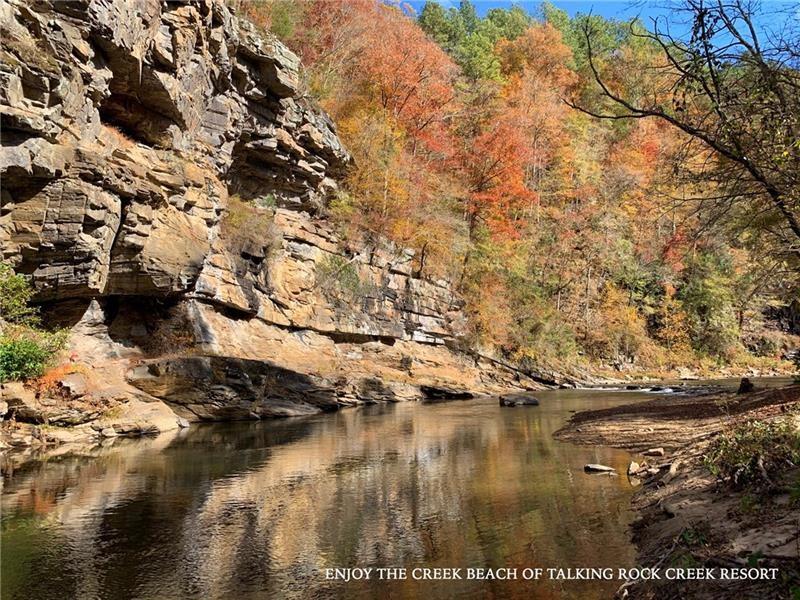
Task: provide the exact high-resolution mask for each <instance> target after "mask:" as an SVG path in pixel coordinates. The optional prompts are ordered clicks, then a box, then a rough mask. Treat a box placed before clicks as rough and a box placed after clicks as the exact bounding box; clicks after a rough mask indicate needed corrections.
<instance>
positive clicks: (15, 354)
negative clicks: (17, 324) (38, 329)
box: [0, 337, 51, 381]
mask: <svg viewBox="0 0 800 600" xmlns="http://www.w3.org/2000/svg"><path fill="white" fill-rule="evenodd" d="M50 356H51V353H50V352H49V351H48V349H47V348H45V347H44V346H42V345H40V344H39V343H38V342H37V341H36V340H32V339H26V338H19V339H13V338H7V337H4V338H1V339H0V381H15V380H20V379H31V378H34V377H40V376H41V375H42V374H43V373H44V367H45V365H46V364H47V361H48V360H49V359H50Z"/></svg>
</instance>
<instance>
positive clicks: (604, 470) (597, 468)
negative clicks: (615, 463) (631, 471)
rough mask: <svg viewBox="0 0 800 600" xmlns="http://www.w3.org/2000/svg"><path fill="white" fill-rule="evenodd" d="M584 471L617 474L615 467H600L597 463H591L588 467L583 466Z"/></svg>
mask: <svg viewBox="0 0 800 600" xmlns="http://www.w3.org/2000/svg"><path fill="white" fill-rule="evenodd" d="M583 470H584V471H586V472H587V473H616V472H617V470H616V469H615V468H614V467H607V466H606V465H599V464H596V463H589V464H588V465H583Z"/></svg>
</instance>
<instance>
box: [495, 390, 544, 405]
mask: <svg viewBox="0 0 800 600" xmlns="http://www.w3.org/2000/svg"><path fill="white" fill-rule="evenodd" d="M500 406H505V407H513V406H539V400H537V399H536V398H534V397H533V396H530V395H528V394H525V393H521V394H506V395H503V396H500Z"/></svg>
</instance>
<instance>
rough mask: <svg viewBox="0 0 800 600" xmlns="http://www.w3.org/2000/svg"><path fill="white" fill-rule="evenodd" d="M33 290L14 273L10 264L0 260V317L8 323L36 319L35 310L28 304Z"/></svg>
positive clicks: (28, 321) (32, 321)
mask: <svg viewBox="0 0 800 600" xmlns="http://www.w3.org/2000/svg"><path fill="white" fill-rule="evenodd" d="M31 296H33V290H32V289H31V287H30V285H29V284H28V282H27V280H26V279H25V278H24V277H23V276H22V275H18V274H17V273H14V270H13V269H12V268H11V265H9V264H7V263H4V262H0V319H2V320H4V321H7V322H8V323H28V324H33V323H35V322H36V321H37V319H38V315H37V310H36V308H34V307H31V306H28V302H30V299H31Z"/></svg>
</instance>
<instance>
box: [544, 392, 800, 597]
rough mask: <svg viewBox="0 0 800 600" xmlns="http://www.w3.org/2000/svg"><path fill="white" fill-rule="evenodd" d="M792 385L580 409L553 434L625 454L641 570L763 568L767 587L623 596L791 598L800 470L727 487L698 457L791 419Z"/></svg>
mask: <svg viewBox="0 0 800 600" xmlns="http://www.w3.org/2000/svg"><path fill="white" fill-rule="evenodd" d="M798 410H800V385H793V386H788V387H785V388H777V389H772V390H764V391H756V392H753V393H747V394H736V393H733V392H731V393H718V394H706V395H702V396H696V397H692V398H686V397H681V396H677V395H671V396H665V397H659V398H655V399H653V400H649V401H646V402H640V403H636V404H629V405H623V406H618V407H614V408H608V409H602V410H595V411H584V412H579V413H576V414H574V415H573V416H572V417H571V419H570V421H569V422H568V423H567V425H565V426H564V427H563V428H561V429H560V430H559V431H557V432H556V433H555V434H554V437H555V438H556V439H559V440H564V441H570V442H573V443H578V444H587V445H604V446H611V447H615V448H622V449H625V450H629V451H631V452H634V453H639V456H638V457H634V459H633V461H632V463H631V465H630V467H629V469H628V476H629V478H630V480H631V482H632V483H633V484H634V485H641V489H639V490H638V491H637V492H636V493H635V494H634V497H633V500H632V506H633V509H634V510H635V511H636V513H637V518H636V520H635V521H634V523H633V525H632V533H633V541H634V544H635V545H636V547H637V550H638V556H639V564H640V565H641V566H643V567H656V566H662V567H667V566H686V567H709V568H711V567H716V568H720V567H726V568H729V567H734V568H735V567H749V566H751V567H756V566H757V567H769V568H777V569H778V570H779V577H778V579H776V580H751V581H721V580H708V581H669V582H663V583H660V582H658V581H646V582H643V581H636V582H628V583H627V584H626V585H624V586H623V588H621V590H620V593H619V596H620V597H627V598H648V599H666V598H670V599H671V598H693V599H700V600H706V599H708V600H712V599H714V600H716V599H724V598H731V599H733V598H741V597H758V598H790V597H792V596H791V593H792V592H790V590H791V589H793V588H796V587H797V586H798V585H800V566H799V565H800V526H798V518H800V506H798V504H797V498H796V492H793V490H795V489H796V488H797V486H798V481H800V468H798V467H797V466H793V465H787V466H786V467H785V468H784V469H783V470H782V471H781V472H779V473H777V474H776V475H774V476H773V485H772V486H769V487H768V488H763V489H762V488H760V489H754V488H742V489H734V488H732V487H731V486H730V485H729V484H728V483H722V482H720V481H718V479H717V478H716V477H715V476H714V475H712V473H711V472H710V471H709V470H708V468H707V467H706V466H705V464H704V456H705V454H706V452H707V450H708V448H709V446H710V445H711V444H712V443H713V441H714V440H715V439H716V438H717V437H718V436H719V435H720V434H721V433H722V432H724V431H730V430H731V428H733V427H735V426H736V425H737V424H740V423H742V422H744V421H747V420H750V419H758V420H767V421H770V420H774V419H776V418H786V417H787V414H788V415H789V418H792V419H794V421H795V423H797V426H798V427H800V418H799V417H798V416H797V411H798Z"/></svg>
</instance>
